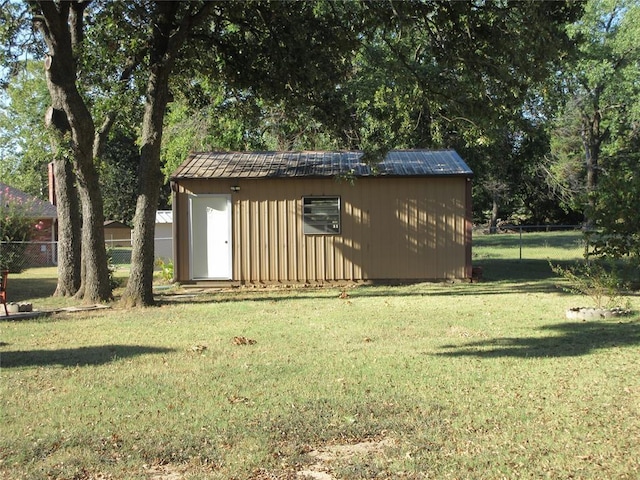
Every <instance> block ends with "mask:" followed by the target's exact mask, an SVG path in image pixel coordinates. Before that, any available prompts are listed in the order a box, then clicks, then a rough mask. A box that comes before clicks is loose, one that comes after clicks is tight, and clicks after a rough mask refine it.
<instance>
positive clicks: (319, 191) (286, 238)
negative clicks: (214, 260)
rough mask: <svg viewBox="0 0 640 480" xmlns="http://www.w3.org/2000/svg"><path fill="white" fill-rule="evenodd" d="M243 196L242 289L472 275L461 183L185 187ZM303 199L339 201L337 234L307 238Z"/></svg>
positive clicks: (239, 238) (237, 201)
mask: <svg viewBox="0 0 640 480" xmlns="http://www.w3.org/2000/svg"><path fill="white" fill-rule="evenodd" d="M234 183H235V184H239V185H240V187H241V188H240V191H239V192H237V193H234V194H233V195H232V202H233V252H234V258H233V279H234V280H235V281H239V282H243V283H258V282H284V283H300V282H312V283H315V282H325V281H339V280H345V281H355V280H377V279H380V280H382V279H384V280H389V279H401V280H409V279H442V278H464V277H466V273H467V272H466V270H467V263H468V259H467V257H468V252H469V247H468V241H469V238H468V237H469V235H468V228H469V220H468V218H467V215H468V211H467V210H468V207H467V205H466V203H467V201H468V200H469V199H468V197H467V195H468V192H467V190H468V186H467V183H468V182H467V180H466V179H465V178H461V177H436V178H389V177H387V178H362V179H357V180H356V182H355V185H354V186H352V185H351V184H349V183H347V182H337V181H335V180H333V179H305V178H296V179H259V180H250V179H243V180H242V181H241V182H232V181H230V180H209V181H204V182H203V183H202V184H197V182H196V181H181V184H182V185H180V188H179V192H178V193H177V194H176V197H177V198H176V202H177V203H176V212H177V213H176V217H181V216H182V218H186V217H185V216H183V215H186V211H185V208H184V207H183V206H182V204H181V195H184V194H185V192H194V193H198V192H201V191H203V190H204V191H207V193H227V192H229V187H230V185H231V184H234ZM305 195H339V196H340V198H341V227H342V230H341V234H340V235H304V234H303V233H302V211H301V202H302V197H303V196H305ZM176 222H179V223H178V224H177V227H178V230H179V231H178V238H177V239H176V240H177V250H179V252H180V253H179V257H178V258H179V260H178V261H177V262H176V263H177V266H176V267H177V269H176V270H177V277H178V280H182V281H184V280H187V277H186V276H185V271H184V268H183V266H184V264H185V262H186V264H187V265H188V251H187V252H186V253H185V251H184V244H185V241H184V238H185V237H186V234H187V232H186V231H185V223H184V222H181V221H180V219H179V218H176Z"/></svg>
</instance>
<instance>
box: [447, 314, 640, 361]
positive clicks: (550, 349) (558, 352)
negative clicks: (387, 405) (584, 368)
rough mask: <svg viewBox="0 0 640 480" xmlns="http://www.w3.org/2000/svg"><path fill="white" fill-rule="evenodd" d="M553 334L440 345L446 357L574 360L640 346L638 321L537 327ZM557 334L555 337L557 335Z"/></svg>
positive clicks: (639, 324) (639, 325)
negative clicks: (577, 357)
mask: <svg viewBox="0 0 640 480" xmlns="http://www.w3.org/2000/svg"><path fill="white" fill-rule="evenodd" d="M540 330H541V331H546V332H553V333H554V335H549V336H547V335H545V336H542V337H527V338H509V337H502V338H493V339H488V340H482V341H478V342H469V343H465V344H462V345H443V346H442V347H441V348H442V349H446V350H449V351H446V352H441V353H437V354H436V355H438V356H447V357H479V358H495V357H518V358H547V357H576V356H581V355H588V354H590V353H592V352H594V351H596V350H599V349H602V348H612V347H631V346H635V345H640V322H639V321H638V320H637V319H636V320H631V321H624V322H618V323H612V322H567V323H561V324H558V325H552V326H546V327H542V328H540ZM557 333H559V334H557Z"/></svg>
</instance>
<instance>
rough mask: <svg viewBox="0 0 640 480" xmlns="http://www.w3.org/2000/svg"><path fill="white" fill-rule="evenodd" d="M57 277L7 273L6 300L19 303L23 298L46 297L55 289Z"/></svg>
mask: <svg viewBox="0 0 640 480" xmlns="http://www.w3.org/2000/svg"><path fill="white" fill-rule="evenodd" d="M57 284H58V279H57V278H55V277H49V278H46V277H37V278H28V277H24V276H23V277H15V276H12V275H11V274H9V280H8V282H7V297H8V298H7V301H9V302H15V303H20V302H22V301H24V300H32V299H38V298H48V297H51V296H52V295H53V292H55V291H56V285H57Z"/></svg>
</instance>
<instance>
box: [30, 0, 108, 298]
mask: <svg viewBox="0 0 640 480" xmlns="http://www.w3.org/2000/svg"><path fill="white" fill-rule="evenodd" d="M38 5H39V6H40V9H41V11H42V18H41V19H40V18H39V19H37V20H36V21H35V25H36V26H37V27H38V29H39V30H40V32H41V33H42V36H43V38H44V40H45V43H46V44H47V47H48V49H49V58H48V61H47V63H46V78H47V86H48V88H49V93H50V94H51V101H52V105H54V106H60V107H62V109H63V110H64V113H65V114H66V117H67V121H68V125H69V130H70V132H71V151H72V159H73V166H74V168H75V172H76V177H77V188H78V192H79V194H80V200H81V203H82V267H81V268H82V270H81V277H82V280H81V285H80V289H79V290H78V292H77V293H76V297H78V298H82V299H84V301H85V302H86V303H95V302H101V301H107V300H110V299H111V285H110V281H109V271H108V268H107V253H106V249H105V245H104V213H103V211H102V196H101V193H100V184H99V182H98V173H97V171H96V169H95V166H94V163H93V160H94V159H93V143H94V138H95V128H94V123H93V118H92V116H91V113H90V112H89V109H88V108H87V105H86V104H85V102H84V100H83V98H82V96H81V95H80V93H79V92H78V89H77V86H76V60H75V57H74V52H75V49H76V48H79V42H81V39H82V35H81V33H82V10H83V9H84V6H85V5H86V4H83V3H81V2H68V3H65V2H61V3H53V2H46V1H42V2H38ZM72 29H73V31H72ZM72 39H73V40H72Z"/></svg>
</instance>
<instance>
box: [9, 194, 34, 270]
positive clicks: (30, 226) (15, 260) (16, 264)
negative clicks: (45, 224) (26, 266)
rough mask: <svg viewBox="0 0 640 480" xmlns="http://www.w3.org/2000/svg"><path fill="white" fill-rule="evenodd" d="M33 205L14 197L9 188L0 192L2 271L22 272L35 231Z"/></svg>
mask: <svg viewBox="0 0 640 480" xmlns="http://www.w3.org/2000/svg"><path fill="white" fill-rule="evenodd" d="M31 206H32V205H31V203H30V202H28V201H25V200H23V199H22V198H21V197H18V196H16V195H13V194H12V193H11V190H10V188H9V187H6V188H5V189H4V190H0V269H3V270H4V269H7V270H9V271H10V272H12V273H19V272H20V271H22V268H23V262H24V254H25V251H26V248H27V243H26V242H28V241H29V240H30V239H31V235H32V234H33V232H34V230H38V229H40V228H42V225H41V223H37V224H35V225H34V223H33V218H32V216H31V215H30V208H31Z"/></svg>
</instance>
